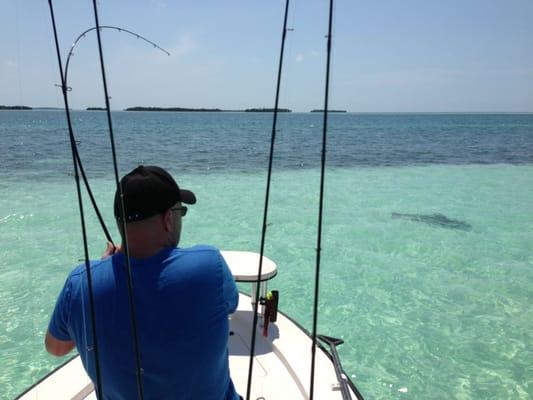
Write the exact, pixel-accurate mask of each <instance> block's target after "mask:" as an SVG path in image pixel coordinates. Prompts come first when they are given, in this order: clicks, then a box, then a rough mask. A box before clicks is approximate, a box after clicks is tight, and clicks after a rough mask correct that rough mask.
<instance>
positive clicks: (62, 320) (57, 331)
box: [48, 276, 73, 340]
mask: <svg viewBox="0 0 533 400" xmlns="http://www.w3.org/2000/svg"><path fill="white" fill-rule="evenodd" d="M71 290H72V283H71V278H70V276H69V277H68V278H67V281H66V282H65V286H63V290H61V293H60V294H59V297H58V298H57V301H56V306H55V308H54V312H53V313H52V317H51V318H50V323H49V324H48V332H50V334H51V335H52V336H53V337H54V338H56V339H58V340H73V339H72V338H71V336H70V333H69V330H68V321H69V319H70V295H71Z"/></svg>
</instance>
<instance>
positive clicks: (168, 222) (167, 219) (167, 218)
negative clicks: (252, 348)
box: [163, 210, 174, 232]
mask: <svg viewBox="0 0 533 400" xmlns="http://www.w3.org/2000/svg"><path fill="white" fill-rule="evenodd" d="M173 217H174V216H173V215H172V211H171V210H167V211H166V212H165V213H164V214H163V227H164V228H165V232H170V231H171V230H172V218H173Z"/></svg>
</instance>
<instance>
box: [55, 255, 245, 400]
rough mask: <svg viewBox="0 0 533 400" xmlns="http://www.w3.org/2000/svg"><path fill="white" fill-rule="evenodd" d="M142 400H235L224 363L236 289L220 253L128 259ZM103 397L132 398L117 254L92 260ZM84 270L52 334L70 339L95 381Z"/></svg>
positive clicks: (70, 286) (64, 299)
mask: <svg viewBox="0 0 533 400" xmlns="http://www.w3.org/2000/svg"><path fill="white" fill-rule="evenodd" d="M131 270H132V278H133V293H134V302H135V312H136V321H137V334H138V338H139V347H140V358H141V367H142V371H143V374H142V375H143V385H144V398H145V399H146V400H151V399H191V400H199V399H202V400H211V399H213V400H234V399H238V398H239V396H238V395H237V394H236V392H235V389H234V386H233V383H232V381H231V378H230V374H229V365H228V334H229V323H228V314H230V313H233V312H234V311H235V309H236V308H237V303H238V299H239V295H238V291H237V286H236V284H235V281H234V279H233V277H232V275H231V272H230V270H229V268H228V266H227V265H226V262H225V261H224V258H223V257H222V255H221V254H220V252H219V251H218V250H217V249H215V248H213V247H210V246H195V247H191V248H187V249H180V248H166V249H163V250H162V251H160V252H159V253H158V254H156V255H154V256H153V257H150V258H148V259H142V260H136V259H131ZM91 276H92V286H93V295H94V303H95V314H96V335H97V338H98V342H97V345H98V354H99V358H100V371H101V377H102V392H103V393H102V394H103V396H101V397H102V398H103V399H106V400H107V399H109V400H111V399H112V400H122V399H124V400H135V399H137V398H138V395H137V381H136V373H135V371H136V368H135V353H134V347H133V339H132V328H131V316H130V309H129V298H128V288H127V270H126V266H125V259H124V256H123V255H122V254H116V255H114V256H112V257H108V258H106V259H105V260H101V261H95V262H91ZM89 311H90V309H89V296H88V289H87V275H86V272H85V265H80V266H79V267H77V268H76V269H74V271H72V272H71V273H70V275H69V277H68V278H67V281H66V283H65V286H64V288H63V290H62V292H61V294H60V296H59V298H58V300H57V304H56V307H55V309H54V312H53V314H52V318H51V321H50V325H49V327H48V330H49V332H50V333H51V334H52V336H54V337H55V338H57V339H59V340H74V342H75V343H76V347H77V349H78V352H79V353H80V356H81V359H82V362H83V365H84V367H85V370H86V371H87V373H88V374H89V376H90V377H91V379H92V380H93V382H95V381H96V372H95V362H94V351H93V346H94V341H93V335H92V330H91V326H92V325H91V317H90V314H89Z"/></svg>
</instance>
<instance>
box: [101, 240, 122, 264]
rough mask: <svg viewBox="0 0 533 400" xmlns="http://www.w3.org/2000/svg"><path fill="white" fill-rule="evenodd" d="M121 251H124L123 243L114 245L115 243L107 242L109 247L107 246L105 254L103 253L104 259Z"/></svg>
mask: <svg viewBox="0 0 533 400" xmlns="http://www.w3.org/2000/svg"><path fill="white" fill-rule="evenodd" d="M121 251H122V246H121V245H118V246H113V243H111V242H107V247H106V249H105V251H104V254H102V260H103V259H104V258H107V257H109V256H112V255H113V254H115V253H120V252H121Z"/></svg>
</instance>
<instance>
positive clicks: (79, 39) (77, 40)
mask: <svg viewBox="0 0 533 400" xmlns="http://www.w3.org/2000/svg"><path fill="white" fill-rule="evenodd" d="M102 29H111V30H115V31H118V32H124V33H128V34H130V35H132V36H135V37H136V38H137V39H141V40H143V41H145V42H147V43H149V44H151V45H152V46H153V47H154V48H156V49H159V50H161V51H162V52H164V53H165V54H167V55H170V53H169V52H168V51H166V50H165V49H163V48H162V47H160V46H159V45H158V44H156V43H154V42H152V41H151V40H149V39H147V38H145V37H144V36H142V35H139V34H138V33H136V32H132V31H130V30H128V29H125V28H122V27H118V26H112V25H103V26H101V27H100V30H102ZM94 30H96V27H92V28H89V29H86V30H85V31H83V32H82V33H81V34H80V35H79V36H78V37H77V38H76V40H75V41H74V43H73V44H72V46H71V47H70V51H69V53H68V56H67V61H66V62H65V70H64V72H65V86H66V91H67V92H70V91H71V90H72V88H71V87H70V86H68V71H69V69H68V68H69V66H70V60H71V58H72V56H74V49H75V48H76V46H78V43H79V42H80V41H81V40H82V39H83V38H85V37H86V35H87V33H89V32H91V31H94ZM76 143H77V142H76ZM75 156H76V162H77V163H78V167H79V169H80V172H81V176H82V179H83V183H84V184H85V188H86V190H87V194H88V195H89V199H90V200H91V203H92V205H93V209H94V211H95V213H96V216H97V218H98V221H99V222H100V226H101V227H102V230H103V231H104V235H105V237H106V239H107V241H108V242H109V243H111V245H112V246H113V248H116V246H115V243H114V242H113V239H112V238H111V235H110V233H109V230H108V229H107V226H106V224H105V222H104V219H103V217H102V214H101V213H100V210H99V208H98V205H97V204H96V200H95V198H94V195H93V193H92V190H91V187H90V185H89V180H88V179H87V175H86V174H85V170H84V168H83V164H82V162H81V158H80V154H79V151H78V148H77V146H76V147H75Z"/></svg>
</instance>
